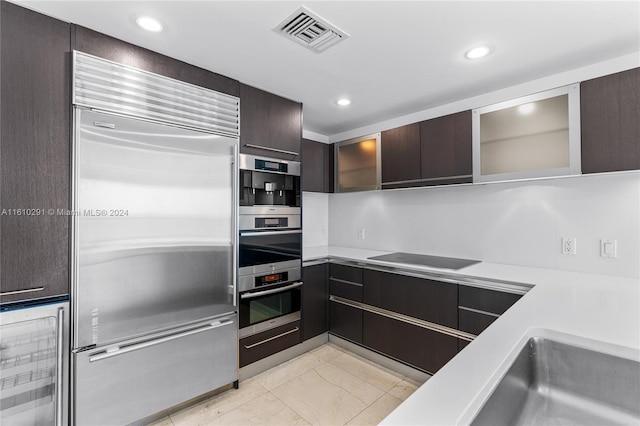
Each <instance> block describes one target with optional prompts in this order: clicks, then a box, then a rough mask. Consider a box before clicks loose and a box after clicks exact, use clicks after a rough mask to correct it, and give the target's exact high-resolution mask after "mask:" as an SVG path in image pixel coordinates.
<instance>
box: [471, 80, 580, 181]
mask: <svg viewBox="0 0 640 426" xmlns="http://www.w3.org/2000/svg"><path fill="white" fill-rule="evenodd" d="M578 174H580V88H579V85H578V84H574V85H571V86H565V87H559V88H557V89H553V90H548V91H545V92H541V93H536V94H533V95H529V96H525V97H522V98H518V99H513V100H510V101H506V102H501V103H499V104H495V105H489V106H486V107H482V108H478V109H475V110H473V181H474V182H492V181H503V180H512V179H528V178H539V177H552V176H565V175H578Z"/></svg>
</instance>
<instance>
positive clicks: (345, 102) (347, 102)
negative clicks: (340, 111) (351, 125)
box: [336, 98, 351, 106]
mask: <svg viewBox="0 0 640 426" xmlns="http://www.w3.org/2000/svg"><path fill="white" fill-rule="evenodd" d="M336 103H337V104H338V105H340V106H347V105H351V101H350V100H349V99H347V98H342V99H338V102H336Z"/></svg>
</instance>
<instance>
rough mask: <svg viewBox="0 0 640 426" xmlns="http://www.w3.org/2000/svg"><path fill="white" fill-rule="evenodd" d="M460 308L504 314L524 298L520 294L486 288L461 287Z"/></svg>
mask: <svg viewBox="0 0 640 426" xmlns="http://www.w3.org/2000/svg"><path fill="white" fill-rule="evenodd" d="M459 291H460V306H464V307H466V308H473V309H478V310H480V311H485V312H491V313H492V314H498V315H500V314H502V313H504V312H505V311H506V310H507V309H509V308H510V307H511V306H512V305H513V304H514V303H516V302H517V301H518V300H520V298H521V297H522V296H521V295H519V294H513V293H506V292H503V291H494V290H487V289H484V288H478V287H470V286H465V285H461V286H460V290H459Z"/></svg>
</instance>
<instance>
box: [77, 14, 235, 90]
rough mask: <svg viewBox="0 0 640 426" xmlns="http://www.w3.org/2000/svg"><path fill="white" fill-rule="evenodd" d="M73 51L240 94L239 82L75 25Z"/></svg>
mask: <svg viewBox="0 0 640 426" xmlns="http://www.w3.org/2000/svg"><path fill="white" fill-rule="evenodd" d="M71 44H72V48H73V49H75V50H78V51H80V52H84V53H88V54H90V55H94V56H98V57H100V58H103V59H108V60H110V61H113V62H117V63H120V64H123V65H129V66H132V67H136V68H138V69H141V70H144V71H149V72H153V73H156V74H160V75H163V76H165V77H170V78H174V79H176V80H180V81H184V82H185V83H191V84H194V85H196V86H200V87H205V88H207V89H211V90H216V91H218V92H222V93H226V94H228V95H232V96H239V95H240V84H239V83H238V81H237V80H233V79H231V78H229V77H225V76H223V75H220V74H216V73H214V72H211V71H207V70H205V69H203V68H199V67H196V66H194V65H190V64H187V63H185V62H182V61H179V60H177V59H173V58H170V57H168V56H164V55H161V54H159V53H156V52H153V51H151V50H148V49H145V48H142V47H140V46H136V45H134V44H131V43H127V42H125V41H122V40H119V39H117V38H113V37H109V36H108V35H105V34H101V33H99V32H96V31H93V30H90V29H88V28H84V27H81V26H79V25H72V28H71Z"/></svg>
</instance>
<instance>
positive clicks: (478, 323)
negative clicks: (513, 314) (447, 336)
mask: <svg viewBox="0 0 640 426" xmlns="http://www.w3.org/2000/svg"><path fill="white" fill-rule="evenodd" d="M497 319H498V317H497V316H493V315H487V314H482V313H479V312H473V311H469V310H466V309H458V323H459V328H458V329H459V330H461V331H466V332H467V333H471V334H475V335H476V336H477V335H478V334H480V333H482V332H483V331H484V329H485V328H487V327H489V326H490V325H491V323H492V322H494V321H495V320H497Z"/></svg>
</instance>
